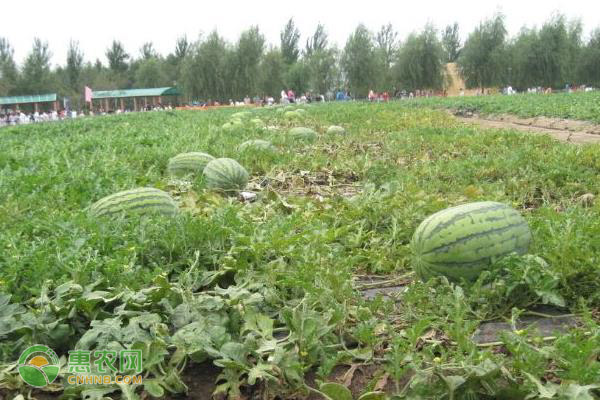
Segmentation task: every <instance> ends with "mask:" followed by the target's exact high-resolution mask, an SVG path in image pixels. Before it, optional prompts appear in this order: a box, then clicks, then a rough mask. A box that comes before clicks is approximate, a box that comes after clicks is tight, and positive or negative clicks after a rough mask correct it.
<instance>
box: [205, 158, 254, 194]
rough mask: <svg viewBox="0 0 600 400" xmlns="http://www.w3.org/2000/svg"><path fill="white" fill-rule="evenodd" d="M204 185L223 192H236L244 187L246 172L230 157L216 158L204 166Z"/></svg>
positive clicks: (246, 181)
mask: <svg viewBox="0 0 600 400" xmlns="http://www.w3.org/2000/svg"><path fill="white" fill-rule="evenodd" d="M204 178H205V179H206V185H207V186H208V187H209V188H212V189H218V190H222V191H224V192H237V191H239V190H242V189H244V188H245V187H246V184H247V183H248V172H247V171H246V169H245V168H244V167H242V166H241V165H240V164H239V163H238V162H237V161H235V160H232V159H231V158H217V159H215V160H212V161H211V162H209V163H208V164H207V165H206V168H204Z"/></svg>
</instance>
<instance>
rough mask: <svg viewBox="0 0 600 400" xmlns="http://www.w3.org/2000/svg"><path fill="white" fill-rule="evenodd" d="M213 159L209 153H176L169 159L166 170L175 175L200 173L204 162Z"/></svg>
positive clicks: (204, 164)
mask: <svg viewBox="0 0 600 400" xmlns="http://www.w3.org/2000/svg"><path fill="white" fill-rule="evenodd" d="M214 159H215V158H214V157H213V156H211V155H210V154H206V153H201V152H191V153H181V154H177V155H176V156H175V157H173V158H171V159H170V160H169V164H168V166H167V171H168V172H169V174H170V175H175V176H182V175H187V174H201V173H202V171H204V167H206V164H208V163H209V162H211V161H212V160H214Z"/></svg>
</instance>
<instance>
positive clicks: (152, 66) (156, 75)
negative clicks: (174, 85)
mask: <svg viewBox="0 0 600 400" xmlns="http://www.w3.org/2000/svg"><path fill="white" fill-rule="evenodd" d="M168 85H169V83H168V82H167V77H166V76H165V74H164V70H163V69H162V60H160V59H159V58H158V57H150V58H147V59H144V60H142V61H141V62H140V63H139V65H138V67H137V70H136V71H135V86H136V87H139V88H151V87H163V86H168Z"/></svg>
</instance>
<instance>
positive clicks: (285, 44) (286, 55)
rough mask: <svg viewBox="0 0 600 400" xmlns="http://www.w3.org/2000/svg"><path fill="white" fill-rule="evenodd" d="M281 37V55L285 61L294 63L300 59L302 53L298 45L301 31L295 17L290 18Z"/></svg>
mask: <svg viewBox="0 0 600 400" xmlns="http://www.w3.org/2000/svg"><path fill="white" fill-rule="evenodd" d="M279 37H280V41H281V55H282V56H283V59H284V60H285V62H286V63H287V64H293V63H295V62H296V61H298V56H299V55H300V48H299V47H298V42H299V41H300V31H299V30H298V28H296V25H295V24H294V18H290V19H289V20H288V22H287V24H285V27H284V28H283V30H282V31H281V34H280V35H279Z"/></svg>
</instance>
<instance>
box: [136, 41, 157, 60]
mask: <svg viewBox="0 0 600 400" xmlns="http://www.w3.org/2000/svg"><path fill="white" fill-rule="evenodd" d="M140 55H141V56H142V60H149V59H151V58H158V52H157V51H156V50H155V49H154V43H152V42H146V43H144V44H143V45H142V47H141V48H140Z"/></svg>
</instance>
